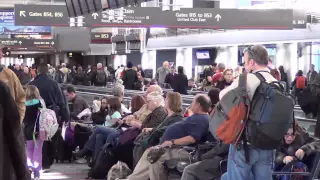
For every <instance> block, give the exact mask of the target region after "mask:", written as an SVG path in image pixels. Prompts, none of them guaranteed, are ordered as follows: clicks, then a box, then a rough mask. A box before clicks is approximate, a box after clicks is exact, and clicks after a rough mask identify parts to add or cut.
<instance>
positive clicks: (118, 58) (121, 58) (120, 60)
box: [113, 55, 127, 69]
mask: <svg viewBox="0 0 320 180" xmlns="http://www.w3.org/2000/svg"><path fill="white" fill-rule="evenodd" d="M121 65H124V66H126V65H127V55H115V56H114V64H113V68H115V69H116V68H117V67H118V66H121Z"/></svg>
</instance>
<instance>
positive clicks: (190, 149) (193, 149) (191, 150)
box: [182, 146, 197, 153]
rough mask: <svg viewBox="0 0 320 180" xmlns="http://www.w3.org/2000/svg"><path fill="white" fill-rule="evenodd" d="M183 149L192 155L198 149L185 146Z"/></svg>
mask: <svg viewBox="0 0 320 180" xmlns="http://www.w3.org/2000/svg"><path fill="white" fill-rule="evenodd" d="M182 149H184V150H185V151H187V152H189V153H191V152H193V151H195V150H196V149H197V148H196V147H194V146H183V147H182Z"/></svg>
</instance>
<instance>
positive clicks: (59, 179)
mask: <svg viewBox="0 0 320 180" xmlns="http://www.w3.org/2000/svg"><path fill="white" fill-rule="evenodd" d="M88 171H89V167H88V166H87V165H86V164H69V163H65V164H54V165H53V166H52V167H51V169H50V171H49V172H46V173H42V174H41V177H40V178H41V180H49V179H50V180H65V179H66V180H85V178H86V177H87V175H88Z"/></svg>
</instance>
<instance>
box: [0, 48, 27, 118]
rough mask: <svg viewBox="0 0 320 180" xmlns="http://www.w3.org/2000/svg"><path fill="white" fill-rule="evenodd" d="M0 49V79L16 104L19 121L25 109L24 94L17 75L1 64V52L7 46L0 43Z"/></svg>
mask: <svg viewBox="0 0 320 180" xmlns="http://www.w3.org/2000/svg"><path fill="white" fill-rule="evenodd" d="M0 49H1V50H0V81H2V82H4V83H5V84H6V85H7V86H8V87H9V89H10V93H11V95H12V97H13V99H14V101H15V102H16V104H17V107H18V110H19V114H20V121H21V122H22V120H23V118H24V113H25V110H26V106H25V101H26V95H25V92H24V90H23V88H22V85H21V83H20V80H19V79H18V77H17V75H16V74H15V73H14V72H13V71H12V70H11V69H9V68H7V67H5V65H3V52H4V51H6V49H7V47H5V46H4V45H3V44H1V43H0Z"/></svg>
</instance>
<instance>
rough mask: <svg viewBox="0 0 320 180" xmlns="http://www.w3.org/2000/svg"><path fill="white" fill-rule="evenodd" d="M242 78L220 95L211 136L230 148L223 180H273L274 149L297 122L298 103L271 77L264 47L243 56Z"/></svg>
mask: <svg viewBox="0 0 320 180" xmlns="http://www.w3.org/2000/svg"><path fill="white" fill-rule="evenodd" d="M244 61H245V65H244V67H245V70H246V72H248V73H244V74H242V75H240V76H239V78H237V79H235V80H234V81H233V83H232V84H231V85H230V86H229V87H227V88H226V89H224V90H223V91H221V93H220V102H219V103H218V104H217V105H216V107H215V110H214V111H213V113H212V114H211V119H210V131H211V132H212V134H213V135H214V136H215V137H216V138H218V139H220V140H221V141H222V142H223V143H226V144H230V149H229V155H228V167H227V173H225V174H224V175H223V176H222V178H221V179H222V180H248V179H254V180H271V179H272V172H273V169H272V164H273V161H274V152H275V149H276V148H277V147H278V146H279V145H280V143H281V140H282V138H283V136H284V135H285V134H286V132H287V130H288V128H289V127H290V125H291V124H292V121H293V108H294V101H293V99H292V98H290V97H288V96H287V94H286V92H285V91H284V89H283V88H281V85H280V84H279V82H278V81H277V80H276V79H275V78H274V77H273V76H272V75H271V74H270V69H269V68H268V52H267V50H266V49H265V48H264V47H263V46H260V45H255V46H250V47H249V48H248V49H246V50H245V52H244Z"/></svg>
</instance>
